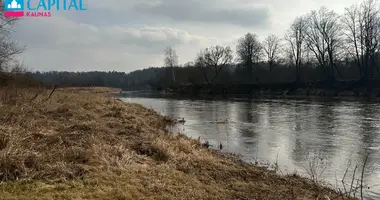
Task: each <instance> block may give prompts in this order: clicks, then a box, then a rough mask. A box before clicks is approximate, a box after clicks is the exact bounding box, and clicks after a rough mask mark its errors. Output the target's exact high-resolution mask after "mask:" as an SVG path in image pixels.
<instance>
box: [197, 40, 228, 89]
mask: <svg viewBox="0 0 380 200" xmlns="http://www.w3.org/2000/svg"><path fill="white" fill-rule="evenodd" d="M232 59H233V56H232V50H231V48H230V47H229V46H227V47H223V46H219V45H216V46H211V47H209V48H206V49H205V50H203V51H201V52H200V53H198V56H197V59H196V61H195V63H196V66H198V67H200V69H201V70H202V72H203V75H204V77H205V80H206V82H207V83H208V84H212V83H213V82H214V80H215V79H216V77H218V75H219V73H220V72H221V71H222V69H223V68H224V67H226V66H228V65H230V64H231V63H232ZM208 67H211V68H212V69H213V71H214V73H215V74H214V77H213V78H212V79H211V81H209V79H208V78H207V70H206V68H208Z"/></svg>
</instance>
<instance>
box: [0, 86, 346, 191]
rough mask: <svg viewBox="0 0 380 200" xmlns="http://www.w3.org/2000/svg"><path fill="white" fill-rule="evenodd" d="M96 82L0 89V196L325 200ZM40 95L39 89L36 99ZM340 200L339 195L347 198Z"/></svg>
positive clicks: (304, 182)
mask: <svg viewBox="0 0 380 200" xmlns="http://www.w3.org/2000/svg"><path fill="white" fill-rule="evenodd" d="M117 91H118V90H109V89H104V88H66V89H57V90H56V91H55V92H54V93H53V94H52V95H51V97H50V98H48V97H49V96H50V94H51V89H42V88H40V89H36V88H29V89H21V88H1V89H0V113H1V114H0V181H1V182H2V184H0V191H1V193H2V196H1V198H2V199H318V198H319V199H321V198H320V197H322V196H323V195H328V196H330V198H331V199H333V198H334V197H335V198H336V197H339V194H337V193H335V192H334V191H333V190H331V189H329V188H327V187H322V186H320V185H316V184H314V183H313V182H312V181H310V180H308V179H304V178H301V177H298V176H296V175H294V176H280V175H278V174H276V173H275V172H273V171H270V170H268V169H265V168H260V167H256V166H253V165H249V164H246V163H243V162H241V161H240V160H239V159H238V158H236V157H234V156H231V155H226V154H221V153H219V152H217V151H214V150H210V149H206V148H203V147H202V145H201V144H200V143H199V142H198V141H196V140H190V139H188V138H186V137H185V136H182V135H173V134H170V133H168V132H167V131H166V129H165V127H166V126H167V125H168V123H171V119H169V118H167V117H163V116H160V115H159V114H157V113H156V112H154V111H153V110H150V109H146V108H144V107H143V106H141V105H137V104H127V103H123V102H121V101H120V100H117V99H114V98H112V97H107V96H105V94H107V93H109V92H117ZM36 94H38V95H36ZM346 199H347V198H346Z"/></svg>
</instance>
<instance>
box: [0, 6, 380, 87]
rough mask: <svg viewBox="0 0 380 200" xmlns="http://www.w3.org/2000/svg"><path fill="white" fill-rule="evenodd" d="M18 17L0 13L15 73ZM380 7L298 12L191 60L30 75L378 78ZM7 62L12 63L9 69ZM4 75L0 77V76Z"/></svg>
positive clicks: (67, 80) (5, 50)
mask: <svg viewBox="0 0 380 200" xmlns="http://www.w3.org/2000/svg"><path fill="white" fill-rule="evenodd" d="M15 21H17V19H12V18H2V25H1V26H0V35H1V38H0V72H5V71H7V72H10V71H20V69H21V68H20V67H17V66H19V65H15V64H13V65H11V62H10V61H14V59H13V58H14V57H15V56H16V55H18V54H19V53H21V52H22V51H23V50H24V49H23V48H20V47H18V46H17V45H16V43H15V42H12V41H11V40H10V35H11V33H12V31H11V27H12V25H13V24H14V22H15ZM379 41H380V7H379V2H378V1H376V0H365V1H363V2H361V3H358V4H354V5H352V6H350V7H348V8H346V9H345V11H344V13H342V14H338V13H336V12H335V11H333V10H329V9H328V8H327V7H325V6H322V7H320V8H319V9H317V10H312V11H310V12H309V13H307V14H305V15H303V16H299V17H296V18H295V19H294V20H293V22H292V23H291V24H290V27H289V28H288V30H287V31H286V33H285V34H284V35H283V36H281V37H280V36H276V35H269V36H267V37H266V38H265V39H264V40H263V41H260V40H259V38H258V36H257V35H256V34H255V33H246V34H245V35H244V36H242V37H241V38H240V39H239V40H238V41H237V45H236V47H235V48H231V47H230V46H221V45H213V46H210V47H207V48H205V49H202V50H200V51H199V52H198V54H197V55H196V56H195V59H194V60H193V61H190V62H187V63H185V64H179V63H178V55H177V54H176V51H175V50H174V49H173V48H172V47H170V46H169V47H167V48H166V49H165V51H164V62H163V63H164V65H163V67H150V68H147V69H143V70H137V71H134V72H131V73H128V74H127V73H123V72H115V71H112V72H57V71H52V72H28V73H26V74H27V75H30V76H31V77H33V78H36V79H37V80H40V81H42V82H44V83H48V84H57V85H62V86H108V87H120V88H124V89H141V88H150V87H156V88H165V87H172V86H177V87H178V86H181V85H189V84H196V85H204V84H208V85H211V84H269V83H293V82H294V83H304V82H326V83H329V84H334V83H336V82H342V81H357V82H361V83H363V84H368V83H369V82H370V81H371V80H374V79H378V78H379V77H380V70H379V61H380V53H379V52H380V45H379ZM9 66H12V67H9ZM0 80H1V76H0Z"/></svg>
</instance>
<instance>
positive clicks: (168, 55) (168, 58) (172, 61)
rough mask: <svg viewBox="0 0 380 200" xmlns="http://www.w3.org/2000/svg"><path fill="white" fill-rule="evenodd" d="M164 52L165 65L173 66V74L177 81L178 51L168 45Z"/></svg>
mask: <svg viewBox="0 0 380 200" xmlns="http://www.w3.org/2000/svg"><path fill="white" fill-rule="evenodd" d="M164 54H165V59H164V63H165V67H169V68H171V70H172V75H173V82H174V83H175V74H174V67H175V66H177V65H178V56H177V53H176V52H175V50H174V49H173V48H171V47H170V46H169V47H166V49H165V51H164Z"/></svg>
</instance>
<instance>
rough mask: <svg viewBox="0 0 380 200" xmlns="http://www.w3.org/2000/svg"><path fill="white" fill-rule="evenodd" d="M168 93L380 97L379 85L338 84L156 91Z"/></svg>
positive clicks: (205, 86)
mask: <svg viewBox="0 0 380 200" xmlns="http://www.w3.org/2000/svg"><path fill="white" fill-rule="evenodd" d="M157 89H158V90H160V91H162V92H165V93H174V94H181V95H192V96H199V95H201V96H241V95H244V96H251V97H260V96H323V97H374V98H376V97H380V82H379V81H376V80H371V81H368V83H366V84H364V83H362V82H360V81H337V82H335V83H334V84H332V85H331V84H328V83H324V82H311V83H298V84H296V83H294V82H290V83H277V84H226V85H223V84H212V85H209V84H203V85H199V84H198V85H197V84H179V85H175V86H171V87H168V88H157Z"/></svg>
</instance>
